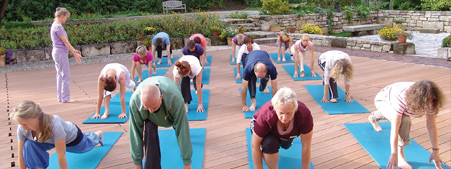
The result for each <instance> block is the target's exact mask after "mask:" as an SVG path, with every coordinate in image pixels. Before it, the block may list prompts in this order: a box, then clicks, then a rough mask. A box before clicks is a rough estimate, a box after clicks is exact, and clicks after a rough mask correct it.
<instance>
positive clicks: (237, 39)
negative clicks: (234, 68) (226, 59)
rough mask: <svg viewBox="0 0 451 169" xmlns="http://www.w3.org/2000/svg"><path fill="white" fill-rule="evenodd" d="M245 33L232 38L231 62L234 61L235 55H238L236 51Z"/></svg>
mask: <svg viewBox="0 0 451 169" xmlns="http://www.w3.org/2000/svg"><path fill="white" fill-rule="evenodd" d="M245 37H246V35H244V34H241V33H240V34H238V35H235V37H233V39H232V42H233V43H232V55H233V56H232V63H233V62H235V59H236V57H237V56H238V51H240V48H241V46H243V43H244V38H245Z"/></svg>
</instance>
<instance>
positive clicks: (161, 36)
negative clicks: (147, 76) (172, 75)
mask: <svg viewBox="0 0 451 169" xmlns="http://www.w3.org/2000/svg"><path fill="white" fill-rule="evenodd" d="M163 46H166V50H167V53H168V65H171V64H172V62H171V58H172V57H171V54H172V48H171V41H170V40H169V35H168V34H167V33H166V32H160V33H157V34H156V35H155V36H154V37H153V39H152V56H154V57H155V56H157V57H158V58H159V61H158V63H157V64H161V56H162V52H163ZM155 50H156V51H157V55H155ZM155 59H156V58H154V60H155Z"/></svg>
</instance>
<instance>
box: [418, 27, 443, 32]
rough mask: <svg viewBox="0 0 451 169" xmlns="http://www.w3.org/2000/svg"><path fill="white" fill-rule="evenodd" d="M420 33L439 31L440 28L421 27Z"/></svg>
mask: <svg viewBox="0 0 451 169" xmlns="http://www.w3.org/2000/svg"><path fill="white" fill-rule="evenodd" d="M420 33H440V29H432V28H429V29H428V28H421V29H420Z"/></svg>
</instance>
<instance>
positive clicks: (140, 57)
mask: <svg viewBox="0 0 451 169" xmlns="http://www.w3.org/2000/svg"><path fill="white" fill-rule="evenodd" d="M149 63H151V64H152V66H150V67H149ZM141 65H146V66H147V68H149V77H152V73H151V72H152V70H150V69H151V68H153V74H157V67H156V66H155V61H154V60H153V56H152V53H151V52H150V51H148V50H147V48H146V46H144V45H141V46H138V47H137V48H136V53H135V54H134V55H133V63H132V80H133V81H134V82H137V83H140V82H141V81H142V80H143V76H142V68H141ZM135 70H136V71H137V72H138V76H139V80H138V81H135Z"/></svg>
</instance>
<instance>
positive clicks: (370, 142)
mask: <svg viewBox="0 0 451 169" xmlns="http://www.w3.org/2000/svg"><path fill="white" fill-rule="evenodd" d="M344 125H345V127H346V129H348V131H349V132H350V133H351V134H352V136H354V137H355V139H356V140H357V141H358V142H359V144H360V145H361V146H362V147H363V148H364V149H365V150H366V152H368V154H370V156H371V157H372V158H373V159H374V161H376V163H377V164H378V165H379V166H380V167H381V168H386V167H387V163H388V160H389V158H390V154H391V150H390V129H391V125H390V122H383V123H379V125H380V126H381V127H382V131H381V132H377V131H374V129H373V126H372V125H371V123H347V124H344ZM410 143H411V144H410V145H408V146H406V147H405V148H404V155H405V156H406V160H407V162H408V163H409V164H410V165H411V166H412V168H415V169H427V168H430V169H434V168H435V166H434V164H433V163H429V157H430V155H431V153H429V152H428V151H427V150H426V149H424V148H423V147H421V145H419V144H418V143H417V142H415V141H414V140H412V139H410ZM442 168H444V169H449V167H448V166H446V165H445V164H442Z"/></svg>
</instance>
